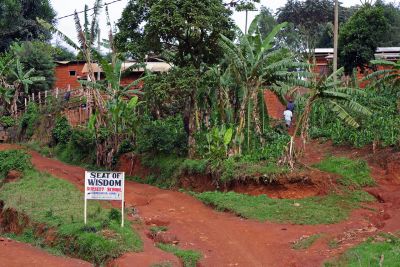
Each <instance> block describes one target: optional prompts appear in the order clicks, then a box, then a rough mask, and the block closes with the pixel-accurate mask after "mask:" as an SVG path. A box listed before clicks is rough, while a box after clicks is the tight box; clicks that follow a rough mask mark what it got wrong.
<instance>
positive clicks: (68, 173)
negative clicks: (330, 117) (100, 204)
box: [0, 145, 400, 267]
mask: <svg viewBox="0 0 400 267" xmlns="http://www.w3.org/2000/svg"><path fill="white" fill-rule="evenodd" d="M9 147H10V146H7V145H1V146H0V149H5V148H9ZM324 149H325V148H323V147H322V148H321V151H319V152H318V153H315V154H312V155H311V154H310V155H309V156H310V157H311V160H312V159H313V158H314V159H315V160H317V158H319V157H322V156H321V155H323V153H325V152H326V151H325V150H324ZM31 154H32V162H33V164H34V166H35V167H36V168H37V169H39V170H41V171H45V172H48V173H51V174H53V175H54V176H56V177H59V178H62V179H66V180H68V181H70V182H72V183H74V184H76V185H77V186H78V187H79V188H80V189H81V190H82V189H83V183H84V169H82V168H80V167H76V166H70V165H67V164H64V163H61V162H59V161H57V160H54V159H48V158H44V157H42V156H41V155H39V154H38V153H36V152H31ZM372 170H373V176H374V178H376V179H377V180H378V181H382V185H381V186H379V187H377V188H375V189H374V190H377V191H379V194H380V195H381V196H382V197H383V198H387V199H386V200H385V201H386V203H376V204H373V205H372V207H373V208H375V209H376V210H377V211H378V212H374V211H371V210H365V209H364V210H356V211H354V212H353V213H352V214H351V216H350V218H349V220H347V221H345V222H342V223H339V224H335V225H317V226H298V225H297V226H296V225H289V224H274V223H269V222H257V221H252V220H244V219H242V218H239V217H236V216H234V215H231V214H228V213H220V212H216V211H214V210H213V209H211V208H209V207H207V206H205V205H204V204H202V203H201V202H199V201H198V200H196V199H194V198H192V197H191V196H188V195H186V194H184V193H180V192H175V191H168V190H161V189H158V188H155V187H152V186H149V185H143V184H138V183H133V182H127V183H126V185H125V190H126V194H125V195H126V205H132V206H135V207H136V208H137V210H138V214H139V216H140V217H141V218H142V219H143V221H144V222H147V223H155V224H161V225H168V229H169V230H168V231H169V232H171V233H172V234H175V235H176V236H177V237H178V238H179V240H180V246H181V247H182V248H185V249H195V250H199V251H201V252H202V254H203V256H204V257H203V259H202V260H201V265H202V266H293V267H295V266H321V264H322V263H323V262H324V261H325V260H326V259H327V258H330V257H332V256H334V255H337V254H339V253H341V252H343V251H344V250H345V249H347V248H348V247H350V246H352V245H354V244H355V243H359V242H361V241H362V240H363V239H364V238H365V236H367V235H372V234H374V233H375V232H376V231H378V228H380V229H382V230H384V231H386V230H387V231H393V230H394V229H397V230H398V229H400V220H399V219H400V210H399V208H400V200H399V198H400V197H397V196H399V193H400V186H399V185H396V184H395V183H394V182H393V181H391V180H390V179H388V177H386V173H385V171H384V170H383V169H380V167H379V166H375V165H374V166H372ZM383 181H385V183H386V184H385V183H384V182H383ZM395 195H397V196H395ZM384 214H386V215H385V216H383V215H384ZM318 233H324V234H325V236H326V237H336V236H338V235H343V233H350V234H349V235H351V238H349V239H348V240H345V241H344V242H343V244H342V245H341V246H340V247H339V248H337V249H330V248H329V247H328V246H327V240H324V239H320V240H318V241H317V242H316V244H314V245H313V246H312V247H311V248H309V249H307V250H301V251H299V250H293V249H291V242H294V241H296V240H298V239H299V238H300V237H302V236H303V235H312V234H318ZM351 233H353V234H351ZM142 237H143V238H144V239H146V237H145V236H144V234H143V232H142ZM145 244H146V246H145V251H144V252H143V253H138V254H127V255H124V256H122V257H121V258H120V259H118V260H116V261H115V264H116V265H118V266H149V264H152V263H158V262H162V261H165V260H171V256H170V255H168V254H165V253H164V252H161V251H160V250H158V249H156V248H154V247H153V246H152V243H151V241H150V240H145Z"/></svg>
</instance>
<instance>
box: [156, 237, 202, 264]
mask: <svg viewBox="0 0 400 267" xmlns="http://www.w3.org/2000/svg"><path fill="white" fill-rule="evenodd" d="M156 246H157V247H158V248H159V249H161V250H164V251H166V252H168V253H172V254H174V255H175V256H177V257H178V258H180V259H181V260H182V262H183V266H184V267H196V266H197V262H198V261H199V260H200V259H201V257H202V255H201V253H200V252H198V251H195V250H183V249H180V248H178V247H177V246H174V245H169V244H162V243H157V244H156Z"/></svg>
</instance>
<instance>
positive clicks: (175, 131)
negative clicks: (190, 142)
mask: <svg viewBox="0 0 400 267" xmlns="http://www.w3.org/2000/svg"><path fill="white" fill-rule="evenodd" d="M136 145H137V151H138V152H139V153H153V154H156V153H163V154H171V153H173V154H176V155H186V153H187V135H186V132H185V130H184V127H183V120H182V118H181V117H180V116H176V117H168V118H166V119H160V120H154V121H152V120H148V119H146V120H144V121H143V123H142V125H141V126H140V127H139V129H138V133H137V136H136Z"/></svg>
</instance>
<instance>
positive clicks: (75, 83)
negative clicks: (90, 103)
mask: <svg viewBox="0 0 400 267" xmlns="http://www.w3.org/2000/svg"><path fill="white" fill-rule="evenodd" d="M92 67H93V70H94V72H95V76H96V78H97V77H100V80H103V79H104V78H105V75H104V72H103V70H102V69H101V67H100V66H99V65H98V64H97V63H93V64H92ZM145 68H146V69H147V70H148V71H150V72H165V71H168V70H169V69H170V68H171V65H170V64H168V63H166V62H164V61H162V60H159V59H152V61H149V62H146V63H144V65H143V64H142V65H139V64H138V63H137V62H134V61H127V62H124V63H122V72H123V74H122V77H121V85H128V84H131V83H132V82H134V81H135V80H137V79H139V78H140V77H141V76H142V75H143V73H144V72H145ZM87 74H88V65H87V63H86V61H79V60H76V61H56V68H55V76H56V82H55V84H54V88H58V89H59V90H60V91H66V90H70V89H72V90H73V89H77V88H79V87H80V86H81V84H80V83H79V81H80V80H87V78H88V77H87Z"/></svg>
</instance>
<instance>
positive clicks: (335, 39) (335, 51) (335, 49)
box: [333, 0, 339, 87]
mask: <svg viewBox="0 0 400 267" xmlns="http://www.w3.org/2000/svg"><path fill="white" fill-rule="evenodd" d="M338 39H339V2H338V0H335V22H334V30H333V72H334V73H335V72H336V71H337V68H338V46H339V42H338ZM333 79H334V81H335V82H336V80H337V77H336V74H335V75H334V76H333ZM335 87H336V85H335Z"/></svg>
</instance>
